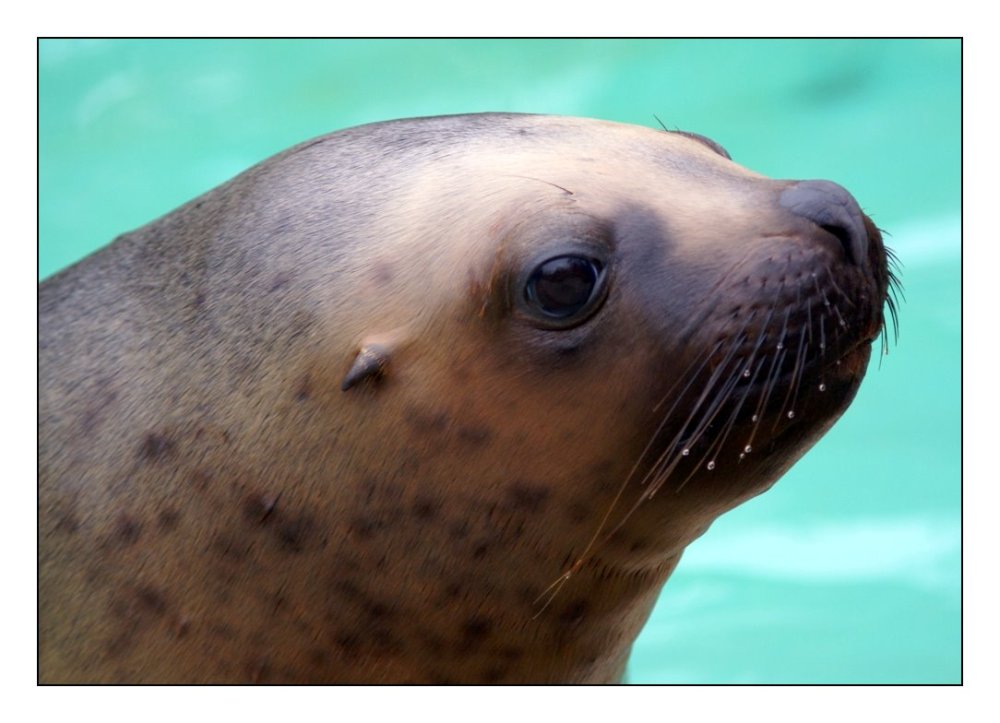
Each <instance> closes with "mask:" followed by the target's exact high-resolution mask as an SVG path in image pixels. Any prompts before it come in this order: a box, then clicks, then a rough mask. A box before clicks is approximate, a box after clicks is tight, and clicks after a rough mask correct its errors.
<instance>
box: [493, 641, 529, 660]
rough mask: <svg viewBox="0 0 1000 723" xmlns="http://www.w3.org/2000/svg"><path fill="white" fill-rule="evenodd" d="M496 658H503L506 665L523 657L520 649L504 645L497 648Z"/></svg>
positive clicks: (522, 651)
mask: <svg viewBox="0 0 1000 723" xmlns="http://www.w3.org/2000/svg"><path fill="white" fill-rule="evenodd" d="M496 654H497V657H499V658H503V659H504V660H505V661H507V662H508V663H513V662H514V661H516V660H520V659H521V658H523V657H524V650H522V649H521V648H515V647H514V646H512V645H504V646H503V647H501V648H499V649H498V650H497V652H496Z"/></svg>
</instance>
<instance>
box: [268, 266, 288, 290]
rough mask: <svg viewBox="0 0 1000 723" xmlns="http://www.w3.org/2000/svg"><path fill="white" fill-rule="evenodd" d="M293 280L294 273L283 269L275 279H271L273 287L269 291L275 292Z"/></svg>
mask: <svg viewBox="0 0 1000 723" xmlns="http://www.w3.org/2000/svg"><path fill="white" fill-rule="evenodd" d="M291 281H292V275H291V274H290V273H288V272H287V271H282V272H281V273H279V274H276V275H275V276H274V278H273V279H271V287H270V288H269V289H268V293H272V294H273V293H274V292H275V291H277V290H278V289H281V288H283V287H285V286H288V284H290V283H291Z"/></svg>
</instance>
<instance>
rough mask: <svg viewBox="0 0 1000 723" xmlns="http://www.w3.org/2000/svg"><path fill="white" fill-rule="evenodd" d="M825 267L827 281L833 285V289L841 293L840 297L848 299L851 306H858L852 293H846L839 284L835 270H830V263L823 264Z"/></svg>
mask: <svg viewBox="0 0 1000 723" xmlns="http://www.w3.org/2000/svg"><path fill="white" fill-rule="evenodd" d="M823 268H824V269H826V278H827V283H828V284H830V286H832V287H833V290H834V291H836V292H837V293H838V294H840V298H841V299H843V300H844V301H846V302H847V304H848V305H849V306H854V307H857V304H855V303H854V300H853V299H852V298H851V297H850V295H849V294H846V293H844V290H843V289H841V288H840V287H839V286H838V285H837V280H836V279H835V278H834V276H833V271H831V270H830V266H829V265H828V264H823Z"/></svg>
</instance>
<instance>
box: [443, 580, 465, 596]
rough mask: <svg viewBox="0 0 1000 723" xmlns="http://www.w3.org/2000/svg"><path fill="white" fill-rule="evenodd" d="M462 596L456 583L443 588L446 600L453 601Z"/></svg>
mask: <svg viewBox="0 0 1000 723" xmlns="http://www.w3.org/2000/svg"><path fill="white" fill-rule="evenodd" d="M461 594H462V586H461V585H459V584H458V583H457V582H450V583H448V584H447V585H445V586H444V596H445V598H446V599H448V600H454V599H455V598H457V597H458V596H459V595H461Z"/></svg>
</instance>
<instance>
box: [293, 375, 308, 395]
mask: <svg viewBox="0 0 1000 723" xmlns="http://www.w3.org/2000/svg"><path fill="white" fill-rule="evenodd" d="M310 394H312V389H311V385H310V381H309V375H308V374H306V375H305V376H304V377H302V381H301V382H299V388H298V390H297V391H296V392H295V399H296V400H297V401H300V402H304V401H306V400H307V399H309V396H310Z"/></svg>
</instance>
